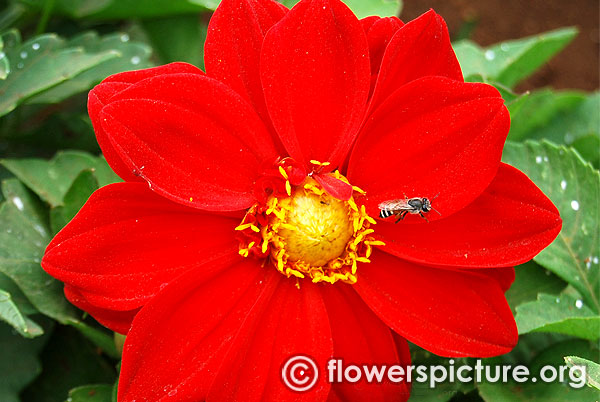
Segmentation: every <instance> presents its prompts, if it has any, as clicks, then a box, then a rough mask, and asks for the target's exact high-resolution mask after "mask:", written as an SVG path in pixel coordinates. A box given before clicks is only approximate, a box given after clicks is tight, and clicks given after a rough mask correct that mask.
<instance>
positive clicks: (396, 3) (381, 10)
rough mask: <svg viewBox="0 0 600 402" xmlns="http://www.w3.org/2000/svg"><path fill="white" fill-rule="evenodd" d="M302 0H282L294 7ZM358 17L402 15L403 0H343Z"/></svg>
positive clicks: (287, 5)
mask: <svg viewBox="0 0 600 402" xmlns="http://www.w3.org/2000/svg"><path fill="white" fill-rule="evenodd" d="M298 1H300V0H280V2H281V3H282V4H283V5H284V6H286V7H289V8H291V7H293V6H295V5H296V3H298ZM343 1H344V3H346V5H347V6H348V7H349V8H350V9H351V10H352V11H353V12H354V14H356V16H357V17H358V18H365V17H369V16H371V15H378V16H380V17H390V16H398V15H400V11H401V9H402V0H343Z"/></svg>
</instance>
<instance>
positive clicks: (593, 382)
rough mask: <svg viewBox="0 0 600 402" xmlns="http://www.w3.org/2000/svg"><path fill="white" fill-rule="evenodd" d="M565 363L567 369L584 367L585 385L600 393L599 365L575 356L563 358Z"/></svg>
mask: <svg viewBox="0 0 600 402" xmlns="http://www.w3.org/2000/svg"><path fill="white" fill-rule="evenodd" d="M565 362H566V363H567V365H568V366H569V367H574V366H579V367H581V366H584V367H585V379H586V381H585V382H586V384H587V385H588V386H590V387H594V388H596V389H597V390H599V391H600V364H598V363H595V362H593V361H591V360H588V359H584V358H582V357H577V356H565Z"/></svg>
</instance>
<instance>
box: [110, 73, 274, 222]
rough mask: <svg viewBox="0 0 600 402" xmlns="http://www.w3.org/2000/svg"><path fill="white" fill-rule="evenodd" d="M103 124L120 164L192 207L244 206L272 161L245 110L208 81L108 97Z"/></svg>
mask: <svg viewBox="0 0 600 402" xmlns="http://www.w3.org/2000/svg"><path fill="white" fill-rule="evenodd" d="M101 118H102V119H103V122H102V126H103V127H104V130H105V131H106V133H107V134H108V136H109V138H110V139H111V141H112V142H113V144H114V145H115V148H116V150H117V152H119V154H120V155H121V157H122V159H123V161H125V163H126V164H127V165H128V166H129V167H130V168H131V169H135V170H136V171H137V174H139V175H140V176H142V177H143V178H144V179H145V180H146V181H147V182H148V183H150V184H151V185H152V189H153V190H154V191H156V192H158V193H160V194H162V195H164V196H166V197H168V198H170V199H172V200H174V201H176V202H179V203H182V204H185V205H190V206H194V207H196V208H202V209H207V210H214V211H234V210H241V209H245V208H247V207H249V206H250V205H252V204H253V203H254V187H253V182H254V181H255V180H256V179H257V178H258V174H259V170H260V165H261V163H262V162H263V161H271V160H275V159H276V158H277V152H276V151H275V147H274V146H273V143H272V141H271V137H270V135H269V133H268V131H267V130H266V129H265V127H264V124H263V123H262V121H261V120H260V119H259V117H258V116H257V115H256V113H255V112H254V111H253V110H252V108H251V107H250V105H249V104H248V103H247V102H246V101H245V100H243V99H242V98H241V97H240V96H239V95H238V94H237V93H235V92H234V91H233V90H231V89H230V88H229V87H227V86H226V85H224V84H222V83H220V82H218V81H216V80H214V79H212V78H209V77H206V76H201V75H194V74H170V75H165V76H159V77H154V78H150V79H147V80H144V81H141V82H140V83H138V84H136V85H134V86H132V87H130V88H129V89H127V90H125V91H123V92H121V93H120V94H118V95H117V96H115V97H113V98H112V100H111V102H110V103H109V104H108V105H106V106H105V107H104V108H103V109H102V112H101Z"/></svg>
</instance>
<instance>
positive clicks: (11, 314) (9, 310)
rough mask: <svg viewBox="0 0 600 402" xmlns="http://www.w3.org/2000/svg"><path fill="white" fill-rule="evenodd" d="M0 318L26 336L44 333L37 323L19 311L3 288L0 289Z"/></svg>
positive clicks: (32, 336) (30, 336)
mask: <svg viewBox="0 0 600 402" xmlns="http://www.w3.org/2000/svg"><path fill="white" fill-rule="evenodd" d="M0 319H1V320H3V321H5V322H6V323H8V324H9V325H10V326H12V327H13V328H14V329H16V330H17V331H18V332H19V333H20V334H21V335H22V336H24V337H26V338H34V337H36V336H40V335H42V334H43V333H44V330H42V328H41V327H40V326H39V325H37V324H36V323H35V322H33V321H32V320H30V319H29V318H28V317H27V316H25V315H23V314H22V313H21V311H20V310H19V308H18V307H17V305H16V304H15V302H14V301H13V300H12V297H11V295H10V293H8V292H5V291H4V290H0Z"/></svg>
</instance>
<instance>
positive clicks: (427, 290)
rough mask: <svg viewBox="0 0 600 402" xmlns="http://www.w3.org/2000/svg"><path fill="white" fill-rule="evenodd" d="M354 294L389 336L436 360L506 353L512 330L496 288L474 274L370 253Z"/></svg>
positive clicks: (513, 339)
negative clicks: (390, 331) (396, 335)
mask: <svg viewBox="0 0 600 402" xmlns="http://www.w3.org/2000/svg"><path fill="white" fill-rule="evenodd" d="M371 260H372V261H373V262H372V263H371V264H369V265H366V266H363V267H362V268H361V269H360V271H359V279H358V282H357V284H356V285H354V286H355V289H356V290H357V292H358V293H359V294H360V296H361V297H362V298H363V300H364V301H365V302H366V303H367V304H368V305H369V307H370V308H371V309H372V310H373V311H374V312H375V313H376V314H377V315H378V316H379V318H381V319H382V320H383V321H384V322H385V323H386V324H387V325H389V326H390V328H392V329H393V330H394V331H396V332H398V333H399V334H400V335H402V336H403V337H405V338H406V339H408V340H409V341H411V342H413V343H416V344H417V345H419V346H421V347H423V348H425V349H427V350H429V351H430V352H432V353H435V354H437V355H440V356H449V357H450V356H453V357H459V356H472V357H490V356H496V355H500V354H503V353H507V352H509V351H510V350H511V349H512V348H513V347H514V346H515V345H516V343H517V338H518V335H517V327H516V325H515V321H514V319H513V316H512V313H511V311H510V308H509V307H508V303H507V302H506V299H505V298H504V292H503V291H502V289H501V288H500V286H499V285H498V282H497V281H496V280H494V279H492V278H490V277H488V276H486V275H481V274H478V273H477V272H476V271H472V270H469V271H453V270H445V269H438V268H429V267H424V266H418V265H415V264H414V263H410V262H406V261H403V260H401V259H398V258H395V257H393V256H390V255H388V254H385V253H382V252H378V251H376V252H375V253H373V256H372V258H371Z"/></svg>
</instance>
